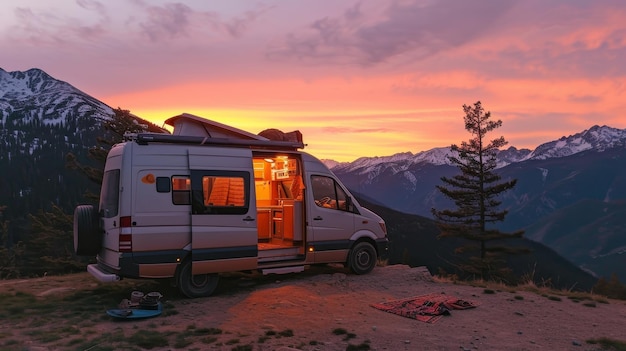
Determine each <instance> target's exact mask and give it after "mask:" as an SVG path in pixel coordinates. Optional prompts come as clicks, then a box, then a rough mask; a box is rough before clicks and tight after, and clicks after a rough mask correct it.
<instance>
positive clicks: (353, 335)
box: [343, 333, 356, 341]
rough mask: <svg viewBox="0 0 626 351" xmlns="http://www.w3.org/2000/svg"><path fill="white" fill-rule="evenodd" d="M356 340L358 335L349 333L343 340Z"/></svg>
mask: <svg viewBox="0 0 626 351" xmlns="http://www.w3.org/2000/svg"><path fill="white" fill-rule="evenodd" d="M354 338H356V334H354V333H348V334H346V336H345V337H344V338H343V340H344V341H348V340H350V339H354Z"/></svg>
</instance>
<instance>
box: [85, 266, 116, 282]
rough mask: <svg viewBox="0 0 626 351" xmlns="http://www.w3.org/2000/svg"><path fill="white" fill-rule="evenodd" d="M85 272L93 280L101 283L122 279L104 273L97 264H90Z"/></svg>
mask: <svg viewBox="0 0 626 351" xmlns="http://www.w3.org/2000/svg"><path fill="white" fill-rule="evenodd" d="M87 272H89V274H91V275H92V276H93V277H94V278H96V279H98V280H99V281H101V282H103V283H111V282H116V281H119V280H121V279H122V278H121V277H120V276H119V275H117V274H112V273H109V272H105V271H103V270H102V269H100V267H98V265H97V264H90V265H88V266H87Z"/></svg>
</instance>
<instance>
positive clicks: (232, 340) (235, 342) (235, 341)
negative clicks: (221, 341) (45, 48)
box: [225, 339, 239, 345]
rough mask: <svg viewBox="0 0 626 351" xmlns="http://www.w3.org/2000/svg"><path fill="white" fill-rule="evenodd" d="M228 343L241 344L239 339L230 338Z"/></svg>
mask: <svg viewBox="0 0 626 351" xmlns="http://www.w3.org/2000/svg"><path fill="white" fill-rule="evenodd" d="M225 344H226V345H235V344H239V339H230V340H228V341H227V342H225Z"/></svg>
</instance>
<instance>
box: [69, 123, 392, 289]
mask: <svg viewBox="0 0 626 351" xmlns="http://www.w3.org/2000/svg"><path fill="white" fill-rule="evenodd" d="M165 123H166V124H168V125H170V126H172V127H173V132H172V134H153V133H145V134H135V135H128V136H127V139H128V140H125V141H124V142H122V143H119V144H116V145H114V146H113V147H112V148H111V150H110V151H109V154H108V156H107V160H106V165H105V168H104V177H103V180H102V188H101V192H100V204H99V208H98V209H97V210H96V209H95V208H94V206H92V205H79V206H77V207H76V209H75V211H74V248H75V251H76V253H77V254H78V255H83V256H96V263H94V264H91V265H89V266H88V267H87V270H88V271H89V273H91V275H93V276H94V277H95V278H96V279H98V280H100V281H103V282H113V281H117V280H120V279H122V278H125V277H126V278H150V279H157V278H171V279H172V280H173V282H174V284H175V285H176V286H177V287H178V289H179V290H180V292H181V293H182V294H184V295H186V296H188V297H202V296H209V295H211V294H212V293H213V292H214V290H215V289H216V287H217V284H218V281H219V274H220V273H226V272H237V271H260V272H263V273H264V274H272V273H277V274H281V273H292V272H300V271H303V270H304V269H305V268H306V267H308V266H310V265H314V264H324V263H343V264H345V265H346V267H348V268H349V269H350V270H351V271H353V272H354V273H356V274H365V273H368V272H370V271H371V270H372V269H373V268H374V266H375V265H376V263H377V261H378V259H379V258H380V257H381V256H384V255H385V254H386V250H387V246H388V240H387V231H386V227H385V222H384V221H383V220H382V219H381V218H380V217H379V216H378V215H376V214H374V213H373V212H372V211H370V210H368V209H366V208H364V207H362V206H360V205H359V203H358V201H357V200H356V199H355V198H354V197H353V196H352V195H351V194H350V192H349V191H348V189H346V188H345V186H343V185H342V184H341V182H340V181H339V180H338V179H337V177H335V175H334V174H333V173H332V172H331V171H330V170H329V169H328V168H327V167H326V166H325V165H324V164H323V163H322V162H321V161H319V160H318V159H316V158H315V157H313V156H311V155H309V154H307V153H305V152H302V151H299V149H302V148H304V144H303V142H302V135H301V134H300V133H299V132H298V131H295V132H291V133H286V134H285V133H282V132H281V133H274V134H277V135H278V136H279V137H278V138H272V139H269V138H267V137H264V136H261V135H255V134H252V133H248V132H246V131H243V130H239V129H236V128H233V127H230V126H227V125H224V124H221V123H218V122H215V121H210V120H207V119H204V118H200V117H197V116H193V115H190V114H182V115H179V116H175V117H172V118H170V119H168V120H167V121H166V122H165ZM270 131H275V132H277V130H270ZM261 134H262V133H261ZM270 134H271V133H270ZM278 139H280V140H278Z"/></svg>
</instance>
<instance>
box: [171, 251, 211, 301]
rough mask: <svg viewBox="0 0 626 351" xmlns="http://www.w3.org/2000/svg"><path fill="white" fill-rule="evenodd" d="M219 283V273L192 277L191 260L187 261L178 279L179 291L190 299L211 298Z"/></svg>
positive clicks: (181, 268)
mask: <svg viewBox="0 0 626 351" xmlns="http://www.w3.org/2000/svg"><path fill="white" fill-rule="evenodd" d="M219 281H220V276H219V275H218V274H217V273H214V274H198V275H191V260H185V262H184V263H183V265H182V266H181V267H180V271H179V272H178V277H177V279H176V283H177V285H178V290H180V292H181V293H182V294H183V295H185V296H187V297H190V298H195V297H207V296H211V294H213V292H215V289H216V288H217V284H218V283H219Z"/></svg>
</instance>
